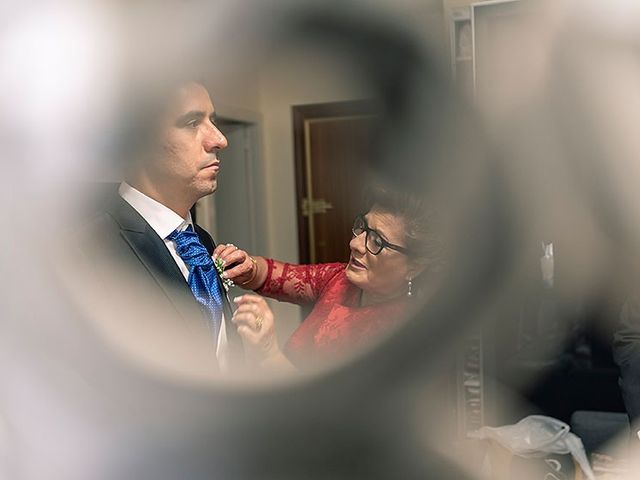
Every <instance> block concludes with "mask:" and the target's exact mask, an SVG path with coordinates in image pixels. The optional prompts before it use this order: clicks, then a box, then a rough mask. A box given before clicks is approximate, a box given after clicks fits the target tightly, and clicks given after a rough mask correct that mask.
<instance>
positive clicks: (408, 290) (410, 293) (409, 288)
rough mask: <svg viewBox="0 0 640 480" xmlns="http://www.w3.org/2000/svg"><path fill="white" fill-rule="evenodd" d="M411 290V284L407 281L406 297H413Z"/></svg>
mask: <svg viewBox="0 0 640 480" xmlns="http://www.w3.org/2000/svg"><path fill="white" fill-rule="evenodd" d="M412 288H413V282H412V281H411V280H409V283H408V284H407V297H410V296H412V295H413V292H412V291H411V289H412Z"/></svg>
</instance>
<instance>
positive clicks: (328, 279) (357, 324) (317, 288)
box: [257, 260, 406, 368]
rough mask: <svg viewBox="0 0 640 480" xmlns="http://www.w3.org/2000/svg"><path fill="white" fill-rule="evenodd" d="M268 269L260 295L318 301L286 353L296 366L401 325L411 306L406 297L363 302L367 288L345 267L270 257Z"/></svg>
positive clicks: (334, 355)
mask: <svg viewBox="0 0 640 480" xmlns="http://www.w3.org/2000/svg"><path fill="white" fill-rule="evenodd" d="M267 265H268V273H267V279H266V281H265V283H264V285H263V286H262V287H261V288H260V289H259V290H257V293H259V294H260V295H264V296H266V297H270V298H274V299H276V300H281V301H285V302H290V303H295V304H298V305H313V309H312V311H311V313H310V314H309V316H308V317H307V318H306V319H305V320H304V321H303V322H302V324H301V325H300V327H298V329H297V330H296V331H295V332H293V334H292V335H291V337H290V338H289V341H288V342H287V343H286V345H285V347H284V353H285V355H286V356H287V357H288V358H289V360H290V361H291V362H292V363H293V364H294V365H296V366H298V367H300V368H304V367H305V366H311V365H313V364H317V363H318V362H322V361H323V360H324V361H327V360H331V361H334V360H335V359H336V358H339V357H342V356H346V355H347V354H349V353H350V352H352V351H353V350H354V349H356V348H357V347H359V346H362V345H366V344H367V343H370V342H371V341H372V340H373V339H374V338H375V337H377V336H378V335H380V334H381V333H383V332H385V331H387V330H388V329H389V328H390V327H392V326H393V325H395V324H397V323H398V321H399V320H400V319H401V318H402V316H403V313H404V311H405V307H406V301H405V299H404V298H400V299H397V300H393V301H389V302H386V303H381V304H377V305H375V306H370V307H361V306H360V297H361V295H362V290H360V289H359V288H358V287H356V286H355V285H353V284H352V283H351V282H349V280H347V276H346V273H345V268H346V265H344V264H342V263H327V264H320V265H292V264H288V263H281V262H277V261H274V260H267Z"/></svg>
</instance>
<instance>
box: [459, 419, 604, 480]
mask: <svg viewBox="0 0 640 480" xmlns="http://www.w3.org/2000/svg"><path fill="white" fill-rule="evenodd" d="M470 436H471V437H472V438H477V439H479V440H494V441H496V442H497V443H499V444H500V445H502V446H503V447H504V448H506V449H507V450H509V451H510V452H512V453H513V454H514V455H518V456H520V457H526V458H534V457H543V456H545V455H547V454H550V453H555V454H561V455H562V454H567V453H570V454H571V456H572V457H573V459H574V460H575V461H576V462H577V463H578V465H580V468H582V471H583V472H584V474H585V475H586V477H587V478H588V479H589V480H595V476H594V474H593V471H592V470H591V465H589V460H588V459H587V455H586V453H585V450H584V445H583V444H582V440H580V438H579V437H578V436H577V435H575V434H573V433H570V432H569V425H567V424H566V423H564V422H561V421H560V420H558V419H556V418H552V417H547V416H544V415H530V416H528V417H525V418H523V419H522V420H520V421H519V422H518V423H516V424H515V425H505V426H502V427H482V428H481V429H480V430H477V431H475V432H472V433H471V434H470Z"/></svg>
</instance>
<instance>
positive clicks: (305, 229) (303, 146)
mask: <svg viewBox="0 0 640 480" xmlns="http://www.w3.org/2000/svg"><path fill="white" fill-rule="evenodd" d="M291 112H292V117H293V156H294V170H295V181H296V218H297V220H298V252H299V255H300V263H302V264H308V263H311V252H310V248H309V218H311V217H307V216H305V215H303V213H302V212H303V204H304V201H305V199H308V197H309V189H308V180H309V179H308V178H307V164H308V163H310V160H309V159H308V158H307V138H306V136H305V132H306V131H307V126H308V124H309V122H310V121H313V120H322V119H329V118H342V117H354V116H365V115H375V114H376V113H378V112H376V109H375V106H374V102H372V101H370V100H349V101H344V102H330V103H314V104H309V105H293V106H292V107H291Z"/></svg>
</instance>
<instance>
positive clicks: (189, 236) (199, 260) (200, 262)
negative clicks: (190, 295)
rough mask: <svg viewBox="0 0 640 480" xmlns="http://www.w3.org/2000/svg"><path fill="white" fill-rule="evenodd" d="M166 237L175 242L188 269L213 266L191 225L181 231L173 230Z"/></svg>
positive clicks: (206, 268) (177, 250)
mask: <svg viewBox="0 0 640 480" xmlns="http://www.w3.org/2000/svg"><path fill="white" fill-rule="evenodd" d="M167 238H168V239H169V240H173V241H174V242H175V243H176V252H177V253H178V255H179V256H180V258H182V260H184V263H186V264H187V266H188V267H189V268H190V269H191V268H192V267H203V268H204V269H205V270H208V269H210V268H212V267H213V260H211V257H210V256H209V252H208V251H207V249H206V248H205V247H204V245H202V242H200V238H199V237H198V234H197V233H195V232H194V231H193V230H192V229H191V225H189V226H188V227H187V229H186V230H183V231H181V232H179V231H178V230H174V231H173V232H171V233H170V234H169V235H168V236H167Z"/></svg>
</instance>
